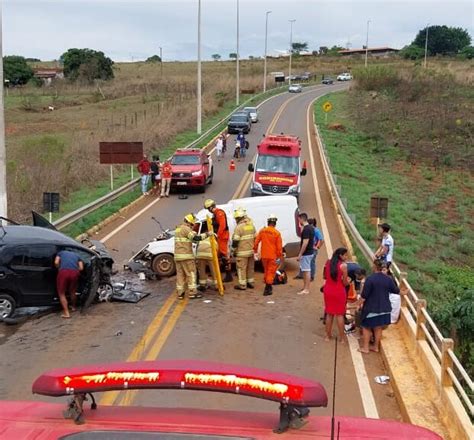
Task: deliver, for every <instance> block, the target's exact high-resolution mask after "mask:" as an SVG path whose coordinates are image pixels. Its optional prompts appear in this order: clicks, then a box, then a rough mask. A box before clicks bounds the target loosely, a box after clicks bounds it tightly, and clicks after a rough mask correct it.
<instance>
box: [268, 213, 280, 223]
mask: <svg viewBox="0 0 474 440" xmlns="http://www.w3.org/2000/svg"><path fill="white" fill-rule="evenodd" d="M277 221H278V218H277V216H276V215H275V214H270V215H269V216H268V218H267V222H275V223H276V222H277Z"/></svg>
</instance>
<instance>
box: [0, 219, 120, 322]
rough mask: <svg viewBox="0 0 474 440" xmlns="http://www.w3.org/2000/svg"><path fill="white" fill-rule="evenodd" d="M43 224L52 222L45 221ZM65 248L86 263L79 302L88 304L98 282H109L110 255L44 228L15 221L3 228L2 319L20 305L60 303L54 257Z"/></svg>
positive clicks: (0, 263) (0, 251)
mask: <svg viewBox="0 0 474 440" xmlns="http://www.w3.org/2000/svg"><path fill="white" fill-rule="evenodd" d="M36 219H38V217H37V218H36ZM44 224H45V225H46V224H49V223H48V222H47V221H46V220H45V223H44ZM62 250H70V251H73V252H75V253H76V254H77V255H78V256H79V257H80V258H81V260H82V261H83V262H84V271H83V272H82V274H81V278H80V283H79V288H78V292H77V293H78V295H79V299H80V301H79V302H80V304H82V306H88V305H90V303H91V302H92V301H93V300H94V299H95V297H96V293H97V291H98V288H99V285H100V284H101V283H104V282H110V272H111V270H112V264H113V260H112V259H111V258H110V256H108V255H105V254H102V255H100V254H99V253H98V252H96V251H94V250H93V249H89V248H88V247H86V246H83V245H82V244H80V243H79V242H77V241H75V240H73V239H72V238H70V237H67V236H66V235H64V234H62V233H60V232H58V231H55V230H51V229H48V228H45V227H40V226H26V225H17V224H12V225H8V226H4V227H3V228H0V321H1V320H3V319H6V318H10V317H11V316H12V315H13V313H14V311H15V309H16V308H18V307H35V306H52V305H55V304H59V299H58V295H57V293H56V276H57V269H56V268H55V266H54V258H55V256H56V255H57V253H58V252H59V251H62Z"/></svg>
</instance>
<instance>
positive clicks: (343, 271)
mask: <svg viewBox="0 0 474 440" xmlns="http://www.w3.org/2000/svg"><path fill="white" fill-rule="evenodd" d="M347 257H348V254H347V249H346V248H338V249H336V250H335V251H334V253H333V254H332V257H331V259H330V260H328V261H327V262H326V265H325V266H324V273H323V277H324V279H325V280H326V282H325V283H324V286H323V293H324V312H325V313H326V341H329V340H330V339H331V338H332V323H333V321H334V317H336V322H337V328H338V330H339V341H340V342H342V343H343V342H344V339H343V338H344V315H345V314H346V302H347V296H346V286H347V285H349V278H348V276H347V265H346V263H345V261H346V260H347Z"/></svg>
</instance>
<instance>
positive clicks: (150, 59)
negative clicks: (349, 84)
mask: <svg viewBox="0 0 474 440" xmlns="http://www.w3.org/2000/svg"><path fill="white" fill-rule="evenodd" d="M145 63H161V58H160V56H159V55H152V56H151V57H148V58H147V59H146V60H145Z"/></svg>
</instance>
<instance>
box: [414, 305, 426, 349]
mask: <svg viewBox="0 0 474 440" xmlns="http://www.w3.org/2000/svg"><path fill="white" fill-rule="evenodd" d="M422 309H426V299H419V300H417V301H416V340H417V341H421V340H424V339H426V335H425V332H424V331H423V329H422V328H421V324H424V323H425V322H426V318H425V315H423V313H422V312H421V311H422Z"/></svg>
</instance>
